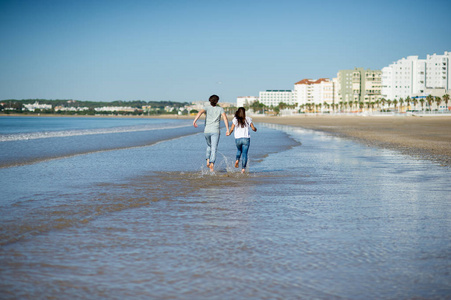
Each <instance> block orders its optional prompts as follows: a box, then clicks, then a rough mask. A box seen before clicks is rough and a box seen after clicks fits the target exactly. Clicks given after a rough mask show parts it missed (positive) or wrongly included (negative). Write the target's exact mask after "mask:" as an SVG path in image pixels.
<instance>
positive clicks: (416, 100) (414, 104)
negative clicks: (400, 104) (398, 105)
mask: <svg viewBox="0 0 451 300" xmlns="http://www.w3.org/2000/svg"><path fill="white" fill-rule="evenodd" d="M412 102H413V106H414V107H415V110H416V109H417V105H418V98H413V100H412Z"/></svg>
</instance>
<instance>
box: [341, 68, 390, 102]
mask: <svg viewBox="0 0 451 300" xmlns="http://www.w3.org/2000/svg"><path fill="white" fill-rule="evenodd" d="M336 82H337V87H336V88H337V96H338V99H336V102H354V103H355V102H357V103H368V102H375V101H377V100H379V99H380V98H381V90H382V71H380V70H370V69H367V70H365V69H364V68H354V70H340V71H338V73H337V79H336Z"/></svg>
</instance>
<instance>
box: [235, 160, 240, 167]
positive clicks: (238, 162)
mask: <svg viewBox="0 0 451 300" xmlns="http://www.w3.org/2000/svg"><path fill="white" fill-rule="evenodd" d="M239 164H240V161H239V160H237V161H236V162H235V168H238V165H239Z"/></svg>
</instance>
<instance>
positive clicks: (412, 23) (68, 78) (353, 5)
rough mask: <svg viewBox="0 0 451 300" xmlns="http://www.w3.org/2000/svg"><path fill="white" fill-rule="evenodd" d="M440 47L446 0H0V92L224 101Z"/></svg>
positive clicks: (450, 17)
mask: <svg viewBox="0 0 451 300" xmlns="http://www.w3.org/2000/svg"><path fill="white" fill-rule="evenodd" d="M445 51H451V1H449V0H440V1H438V0H428V1H423V0H417V1H411V0H409V1H404V0H389V1H386V0H378V1H364V0H360V1H350V0H348V1H347V0H340V1H337V0H333V1H329V0H322V1H314V0H309V1H302V0H298V1H295V0H277V1H266V0H259V1H253V0H251V1H246V0H240V1H235V0H228V1H215V0H209V1H204V0H199V1H197V0H190V1H188V0H185V1H179V0H147V1H143V0H123V1H118V0H104V1H103V0H89V1H85V0H74V1H70V0H28V1H23V0H0V100H6V99H74V100H83V101H115V100H123V101H131V100H144V101H162V100H170V101H180V102H185V101H186V102H191V101H200V100H203V101H207V100H208V98H209V96H210V95H212V94H217V95H218V96H219V97H220V98H221V100H220V101H222V102H231V103H233V102H235V101H236V98H237V97H239V96H258V93H259V91H264V90H290V89H293V86H294V83H296V82H298V81H300V80H302V79H305V78H310V79H318V78H333V77H336V76H337V72H338V71H339V70H343V69H353V68H355V67H363V68H366V69H368V68H369V69H376V70H380V69H382V68H383V67H385V66H388V65H389V64H391V63H393V62H394V61H397V60H398V59H401V58H403V57H407V56H410V55H417V56H419V58H426V55H427V54H434V53H437V54H443V53H444V52H445Z"/></svg>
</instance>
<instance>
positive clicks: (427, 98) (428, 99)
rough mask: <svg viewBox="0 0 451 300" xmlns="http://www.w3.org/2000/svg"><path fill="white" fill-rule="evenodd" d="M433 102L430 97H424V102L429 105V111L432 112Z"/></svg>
mask: <svg viewBox="0 0 451 300" xmlns="http://www.w3.org/2000/svg"><path fill="white" fill-rule="evenodd" d="M433 100H434V98H433V97H432V95H430V94H429V95H427V96H426V101H427V102H428V105H429V110H432V101H433Z"/></svg>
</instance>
